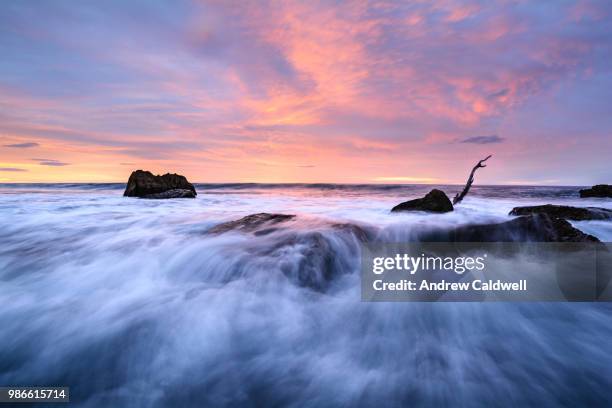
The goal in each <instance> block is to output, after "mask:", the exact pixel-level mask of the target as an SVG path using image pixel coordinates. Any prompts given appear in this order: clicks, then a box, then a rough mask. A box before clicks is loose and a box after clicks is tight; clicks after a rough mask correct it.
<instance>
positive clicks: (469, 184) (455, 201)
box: [453, 154, 493, 205]
mask: <svg viewBox="0 0 612 408" xmlns="http://www.w3.org/2000/svg"><path fill="white" fill-rule="evenodd" d="M491 156H493V155H492V154H490V155H488V156H487V157H485V158H484V159H482V160H481V161H479V162H478V164H476V165H475V166H474V168H473V169H472V172H471V173H470V177H469V178H468V181H467V183H465V187H464V188H463V191H462V192H461V194H459V193H457V195H455V198H453V205H455V204H458V203H460V202H461V200H463V197H465V196H466V195H467V193H468V191H470V187H472V183H473V182H474V173H475V172H476V170H477V169H479V168H481V167H487V165H486V164H482V163H484V162H486V161H487V160H489V159H490V158H491Z"/></svg>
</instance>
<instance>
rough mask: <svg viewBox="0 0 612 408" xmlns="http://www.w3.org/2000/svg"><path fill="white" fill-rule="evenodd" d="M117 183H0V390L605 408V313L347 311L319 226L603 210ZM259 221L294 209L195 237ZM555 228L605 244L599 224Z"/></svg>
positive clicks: (358, 189)
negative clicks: (424, 206) (269, 221)
mask: <svg viewBox="0 0 612 408" xmlns="http://www.w3.org/2000/svg"><path fill="white" fill-rule="evenodd" d="M124 187H125V185H124V184H1V185H0V243H1V245H0V306H1V307H0V328H1V330H0V385H3V386H9V385H10V386H17V385H41V386H69V387H70V394H71V396H70V397H71V401H72V403H71V405H72V406H79V407H110V406H113V407H178V406H180V407H202V406H204V407H206V406H215V407H216V406H265V407H287V406H289V407H326V406H351V407H353V406H363V407H370V406H374V405H383V406H389V407H393V406H398V407H399V406H427V407H429V406H453V407H456V406H483V407H491V406H535V405H538V406H554V405H558V406H571V407H575V406H610V405H612V394H611V393H610V389H611V388H610V387H611V386H612V353H610V344H612V304H605V303H598V304H595V303H544V302H542V303H408V302H406V303H367V302H361V300H360V275H359V245H358V243H357V240H356V239H355V237H354V236H353V235H354V231H352V230H351V229H350V228H348V229H345V228H335V227H333V226H334V225H345V224H346V225H349V224H350V225H352V224H355V225H359V226H361V227H363V228H370V227H372V228H377V229H378V230H380V231H382V233H381V234H382V235H381V236H383V237H385V238H386V239H390V240H396V241H402V240H409V239H414V237H415V236H416V235H415V234H417V235H418V233H421V232H422V231H426V230H428V229H431V228H451V227H454V226H459V225H464V224H471V223H489V222H501V221H506V220H510V219H512V218H513V217H510V216H508V212H509V211H510V210H511V209H512V208H513V207H515V206H519V205H535V204H548V203H550V204H566V205H576V206H598V207H605V208H612V201H610V200H605V199H596V198H593V199H581V198H579V197H578V193H577V191H578V190H579V188H580V187H532V186H511V187H509V186H473V187H472V190H471V191H470V193H469V195H468V196H467V197H466V198H465V200H464V201H463V202H462V203H461V204H460V205H458V206H457V208H456V210H455V211H453V212H452V213H447V214H435V215H434V214H422V213H413V214H407V213H402V214H391V213H390V212H389V210H390V209H391V208H392V207H393V206H394V205H396V204H398V203H400V202H402V201H405V200H407V199H411V198H416V197H420V196H423V195H424V194H425V193H427V192H428V191H429V190H430V189H431V188H433V186H425V185H330V184H310V185H308V184H282V185H281V184H198V185H196V189H197V191H198V197H197V198H196V199H176V200H141V199H135V198H126V197H122V193H123V189H124ZM436 187H437V188H440V189H442V190H444V191H445V192H446V193H447V194H448V195H449V197H452V196H454V194H455V193H456V192H457V191H459V190H460V189H461V188H462V186H436ZM261 212H267V213H281V214H294V215H297V217H296V218H295V219H294V220H292V221H291V222H290V223H289V224H288V227H287V228H288V230H286V231H285V232H284V233H283V238H282V239H283V241H282V242H281V241H279V237H278V236H279V234H275V233H271V234H266V235H261V236H257V235H253V234H245V233H240V232H229V233H225V234H216V235H211V234H207V233H206V232H207V230H209V229H210V228H212V227H214V226H215V225H218V224H220V223H222V222H226V221H230V220H235V219H238V218H241V217H243V216H246V215H249V214H254V213H261ZM572 224H573V225H574V226H575V227H577V228H579V229H580V230H582V231H583V232H585V233H589V234H591V235H594V236H596V237H598V238H599V239H600V240H602V241H605V242H611V241H612V222H609V221H581V222H572ZM313 240H314V241H313ZM313 242H315V243H316V246H317V248H319V249H320V248H323V249H324V250H325V252H326V253H327V255H326V256H323V257H321V256H320V252H317V251H312V243H313ZM330 254H331V255H330ZM305 282H306V284H304V283H305ZM44 406H49V405H44Z"/></svg>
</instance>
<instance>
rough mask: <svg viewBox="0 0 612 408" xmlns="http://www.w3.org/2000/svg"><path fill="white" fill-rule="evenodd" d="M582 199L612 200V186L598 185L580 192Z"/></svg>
mask: <svg viewBox="0 0 612 408" xmlns="http://www.w3.org/2000/svg"><path fill="white" fill-rule="evenodd" d="M580 197H582V198H586V197H608V198H612V186H611V185H609V184H597V185H596V186H593V187H591V188H586V189H584V190H580Z"/></svg>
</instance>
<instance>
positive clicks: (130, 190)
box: [123, 170, 197, 199]
mask: <svg viewBox="0 0 612 408" xmlns="http://www.w3.org/2000/svg"><path fill="white" fill-rule="evenodd" d="M123 195H124V196H125V197H140V198H152V199H162V198H195V196H196V195H197V193H196V190H195V187H194V186H193V184H191V183H190V182H189V181H187V179H186V178H185V176H181V175H180V174H170V173H166V174H164V175H163V176H159V175H158V176H156V175H154V174H153V173H151V172H149V171H143V170H136V171H134V172H132V174H131V175H130V178H129V180H128V182H127V186H126V187H125V192H124V193H123Z"/></svg>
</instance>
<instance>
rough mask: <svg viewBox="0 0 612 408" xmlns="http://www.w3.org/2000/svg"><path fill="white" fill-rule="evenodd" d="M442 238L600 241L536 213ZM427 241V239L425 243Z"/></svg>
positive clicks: (469, 227)
mask: <svg viewBox="0 0 612 408" xmlns="http://www.w3.org/2000/svg"><path fill="white" fill-rule="evenodd" d="M441 235H443V236H440V235H438V236H437V237H436V238H437V239H434V240H438V241H440V239H442V240H444V239H447V240H448V241H449V242H599V239H597V238H596V237H594V236H592V235H588V234H585V233H584V232H582V231H580V230H579V229H577V228H574V227H573V226H572V225H571V224H570V223H569V222H567V221H566V220H564V219H561V218H552V217H550V216H548V215H547V214H532V215H526V216H522V217H518V218H516V219H514V220H511V221H506V222H502V223H498V224H481V225H466V226H462V227H458V228H455V229H452V230H450V231H447V232H446V233H443V234H441ZM424 241H426V240H424Z"/></svg>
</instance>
